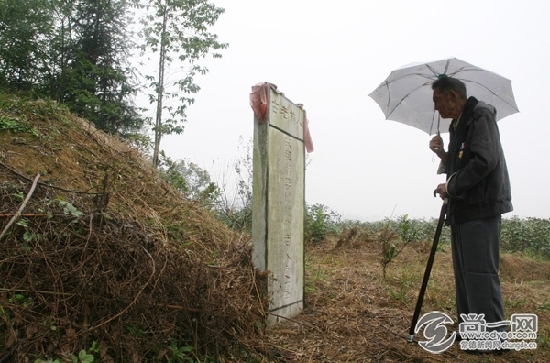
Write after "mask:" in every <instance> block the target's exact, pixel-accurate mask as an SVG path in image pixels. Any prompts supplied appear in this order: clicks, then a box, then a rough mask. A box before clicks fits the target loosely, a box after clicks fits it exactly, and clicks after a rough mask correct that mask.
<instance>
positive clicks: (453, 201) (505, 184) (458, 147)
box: [429, 76, 512, 331]
mask: <svg viewBox="0 0 550 363" xmlns="http://www.w3.org/2000/svg"><path fill="white" fill-rule="evenodd" d="M432 89H433V101H434V107H435V109H436V110H437V111H438V112H439V114H440V115H441V117H443V118H452V119H453V120H452V123H451V126H450V127H449V132H450V138H449V148H448V150H447V151H445V149H444V145H443V140H442V138H441V137H440V136H439V135H437V136H435V137H433V138H432V139H431V140H430V144H429V147H430V149H431V150H433V151H434V152H435V154H436V155H437V156H438V157H439V158H440V159H441V165H440V171H443V170H444V172H445V173H446V174H447V181H446V183H442V184H439V185H438V186H437V188H436V192H437V193H439V195H440V196H441V198H443V199H447V200H448V206H447V215H446V223H447V224H448V225H450V226H451V242H452V251H453V267H454V273H455V282H456V308H457V313H458V320H459V322H462V321H463V319H462V318H461V314H484V316H485V317H484V319H485V320H486V322H487V323H495V322H500V321H502V320H504V312H503V307H502V296H501V289H500V278H499V274H498V270H499V256H500V253H499V245H500V229H501V214H503V213H507V212H510V211H512V203H511V191H510V180H509V177H508V169H507V167H506V160H505V158H504V153H503V151H502V147H501V144H500V135H499V130H498V126H497V123H496V121H495V114H496V110H495V108H494V107H493V106H491V105H488V104H485V103H483V102H481V101H478V100H477V99H476V98H475V97H469V98H467V95H466V86H465V84H464V83H462V82H461V81H459V80H457V79H454V78H451V77H447V76H440V77H439V79H438V80H436V81H435V82H434V83H433V85H432ZM487 330H488V331H490V330H494V329H487ZM496 330H499V331H502V330H505V327H504V326H502V327H499V328H497V329H496Z"/></svg>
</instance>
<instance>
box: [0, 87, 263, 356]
mask: <svg viewBox="0 0 550 363" xmlns="http://www.w3.org/2000/svg"><path fill="white" fill-rule="evenodd" d="M33 181H34V182H35V183H33ZM0 233H2V234H1V236H0V246H1V248H0V361H17V362H19V361H21V362H23V361H34V359H35V358H37V357H40V358H44V359H46V358H54V359H55V358H59V359H65V360H66V359H68V358H69V357H70V356H71V354H75V353H77V352H79V351H80V350H82V349H85V350H88V351H90V348H92V349H91V350H92V351H93V352H94V353H95V355H96V357H99V358H101V361H102V362H110V361H114V358H115V357H116V361H123V362H146V361H151V362H160V361H167V359H169V358H171V357H173V355H174V354H176V352H175V351H174V349H178V348H182V349H180V353H181V352H184V353H185V355H186V356H187V357H189V359H192V357H195V356H199V355H200V356H203V357H204V356H214V355H218V354H222V353H224V354H228V352H229V353H230V352H232V351H233V352H238V351H239V350H242V348H243V347H244V348H245V349H246V350H248V351H254V349H255V346H254V345H256V344H261V343H257V342H258V341H259V340H258V339H257V336H258V334H259V333H261V322H262V321H263V319H264V310H263V306H264V302H263V301H262V298H261V294H260V290H261V289H260V288H259V287H258V285H257V281H259V280H258V279H256V276H255V271H254V269H253V266H252V263H251V261H250V258H249V256H250V241H249V238H248V237H247V236H243V235H239V234H236V233H234V232H232V231H230V230H229V229H227V228H225V227H224V226H223V225H221V224H220V223H218V222H217V221H216V220H215V219H214V218H213V217H212V216H211V215H210V214H209V213H208V212H206V211H204V210H203V209H201V208H199V207H198V206H197V205H194V204H192V203H190V202H188V201H186V200H184V199H183V198H182V196H181V195H180V194H179V193H178V192H176V191H174V190H173V189H172V188H171V187H170V186H169V185H167V183H165V182H164V181H163V180H162V179H161V178H160V176H159V174H158V172H157V171H156V170H154V169H153V168H151V167H150V166H149V164H148V163H147V162H146V161H145V159H144V157H143V155H141V154H140V153H139V152H138V151H137V150H136V149H134V148H132V147H129V146H128V145H127V144H125V143H124V142H122V141H120V140H118V139H116V138H113V137H110V136H108V135H105V134H104V133H103V132H101V131H98V130H96V129H95V128H94V127H93V126H91V125H89V124H88V123H87V122H86V121H84V120H81V119H79V118H76V117H74V116H72V115H70V114H69V113H68V112H67V111H65V110H64V109H63V108H61V107H59V106H58V105H57V104H55V103H52V102H45V101H38V102H26V101H24V100H21V99H18V98H16V97H10V96H6V95H2V96H0ZM258 327H260V328H258ZM93 342H95V343H93Z"/></svg>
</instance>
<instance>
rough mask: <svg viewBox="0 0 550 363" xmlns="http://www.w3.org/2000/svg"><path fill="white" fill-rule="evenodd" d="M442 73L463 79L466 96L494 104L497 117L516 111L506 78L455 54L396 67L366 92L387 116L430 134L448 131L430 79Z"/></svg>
mask: <svg viewBox="0 0 550 363" xmlns="http://www.w3.org/2000/svg"><path fill="white" fill-rule="evenodd" d="M441 75H446V76H448V77H453V78H456V79H458V80H460V81H462V82H464V83H465V84H466V89H467V93H468V97H469V96H474V97H476V98H477V99H478V100H480V101H483V102H485V103H488V104H491V105H493V106H494V107H495V108H496V109H497V116H496V119H497V121H498V120H500V119H502V118H504V117H506V116H509V115H512V114H514V113H516V112H519V110H518V107H517V105H516V101H515V100H514V94H513V92H512V82H510V80H509V79H507V78H504V77H502V76H500V75H498V74H496V73H494V72H490V71H487V70H485V69H482V68H479V67H476V66H473V65H471V64H469V63H467V62H465V61H462V60H460V59H456V58H450V59H444V60H438V61H433V62H428V63H416V64H414V65H407V66H404V67H402V68H399V69H396V70H394V71H392V72H391V73H390V75H389V76H388V78H386V80H385V81H384V82H382V83H380V86H378V88H376V89H375V90H374V91H373V92H371V93H370V94H369V96H370V97H371V98H372V99H373V100H374V101H376V103H378V105H379V106H380V108H381V109H382V111H383V112H384V115H385V116H386V120H392V121H397V122H401V123H403V124H405V125H409V126H413V127H416V128H418V129H420V130H422V131H424V132H426V133H428V134H429V135H433V134H435V133H437V132H438V131H439V132H447V131H448V128H449V123H450V121H451V120H449V119H447V120H441V122H440V121H439V115H436V114H437V112H435V111H434V104H433V98H432V96H433V90H432V87H431V86H432V83H433V82H434V81H435V80H437V79H438V77H439V76H441ZM436 116H437V117H436Z"/></svg>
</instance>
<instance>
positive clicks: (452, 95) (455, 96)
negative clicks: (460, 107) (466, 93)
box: [449, 91, 460, 102]
mask: <svg viewBox="0 0 550 363" xmlns="http://www.w3.org/2000/svg"><path fill="white" fill-rule="evenodd" d="M449 98H450V99H451V100H453V101H455V102H456V101H457V100H458V99H459V98H460V97H459V96H458V93H456V92H455V91H449Z"/></svg>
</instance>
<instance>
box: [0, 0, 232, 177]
mask: <svg viewBox="0 0 550 363" xmlns="http://www.w3.org/2000/svg"><path fill="white" fill-rule="evenodd" d="M223 11H224V9H222V8H217V7H215V6H214V5H212V4H209V3H208V2H207V1H206V0H0V44H1V46H0V92H12V93H23V94H26V95H28V96H30V97H35V98H45V97H47V98H51V99H53V100H56V101H57V102H60V103H63V104H65V105H67V107H68V108H69V109H70V110H71V112H73V113H75V114H77V115H78V116H81V117H83V118H86V119H87V120H89V121H90V122H92V123H94V124H95V126H96V127H98V128H99V129H102V130H104V131H106V132H108V133H119V134H122V135H124V134H125V133H128V132H136V131H138V130H140V129H141V128H142V127H143V126H144V125H150V126H151V129H152V130H153V131H154V132H155V142H154V146H155V148H154V149H155V151H156V154H157V155H155V158H154V160H157V159H158V150H159V144H160V138H161V136H162V135H167V134H170V133H181V132H182V131H183V127H181V126H178V124H181V123H183V122H185V121H186V119H185V110H186V106H187V105H189V104H191V103H192V102H193V98H192V97H190V96H189V95H190V94H194V93H196V92H198V91H199V90H200V87H198V85H196V84H195V83H194V80H193V76H194V75H195V74H196V73H197V72H199V73H202V74H204V73H206V71H207V69H206V68H204V67H201V66H200V65H198V64H197V61H199V60H200V59H202V58H204V57H205V56H206V55H207V54H209V52H210V51H211V50H218V49H224V48H226V47H227V44H225V43H220V42H219V41H218V40H217V36H216V35H214V34H211V33H209V32H208V27H209V26H212V25H213V24H214V23H215V22H216V20H217V19H218V17H219V16H220V15H221V14H222V13H223ZM137 55H140V56H145V55H146V56H149V57H154V58H155V59H154V60H155V62H154V64H155V66H156V67H158V68H157V69H155V70H153V71H152V72H153V73H152V74H151V75H148V74H145V75H144V76H142V77H141V76H140V73H139V72H138V67H137V65H136V64H133V63H132V57H134V56H135V57H137ZM213 55H214V57H221V55H220V54H219V53H214V54H213ZM173 61H176V62H175V63H177V66H178V70H179V71H181V76H180V77H179V78H177V79H176V80H174V81H173V83H172V84H166V81H165V80H164V79H165V77H164V74H165V73H166V72H168V71H169V70H170V69H169V67H170V65H171V64H172V62H173ZM171 71H172V72H174V70H173V69H172V70H171ZM141 79H144V81H141ZM140 83H144V84H143V89H140V87H141V85H140ZM171 85H175V86H176V87H177V90H176V91H175V92H174V93H170V92H169V90H168V88H169V86H171ZM138 90H140V91H143V92H145V93H147V94H148V95H149V101H150V103H151V104H153V105H155V106H154V107H155V108H154V109H155V110H156V117H155V119H154V120H153V118H150V117H149V118H147V117H145V116H144V111H145V110H144V109H143V108H141V107H139V106H138V105H136V103H135V96H136V94H137V92H138ZM166 97H171V98H174V97H177V98H178V102H179V105H178V106H176V107H174V106H173V105H165V104H164V103H163V99H164V98H166ZM163 110H165V111H167V112H168V116H167V117H164V116H163V113H162V111H163ZM154 164H155V166H158V161H157V162H155V163H154Z"/></svg>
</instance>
